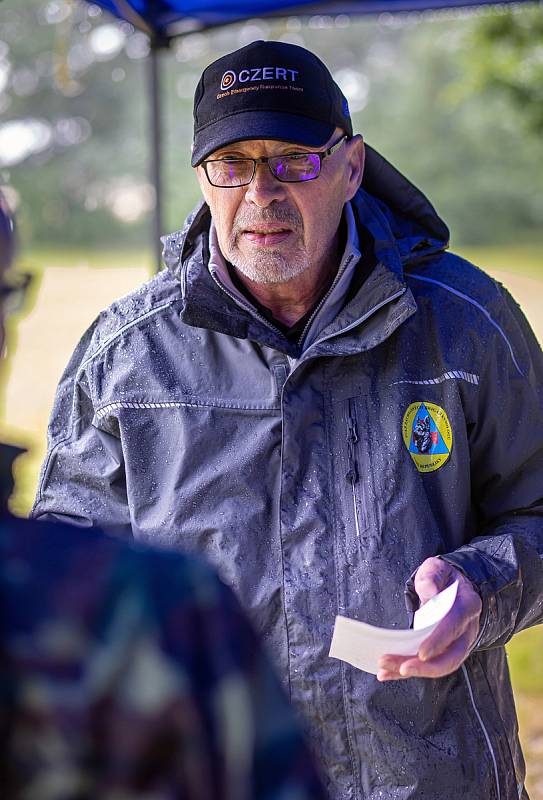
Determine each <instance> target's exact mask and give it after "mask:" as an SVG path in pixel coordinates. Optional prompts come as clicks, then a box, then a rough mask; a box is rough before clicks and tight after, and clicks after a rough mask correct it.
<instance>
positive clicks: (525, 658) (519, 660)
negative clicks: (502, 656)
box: [507, 625, 543, 698]
mask: <svg viewBox="0 0 543 800" xmlns="http://www.w3.org/2000/svg"><path fill="white" fill-rule="evenodd" d="M507 654H508V658H509V669H510V670H511V678H512V681H513V685H514V687H515V689H516V690H517V691H521V692H524V693H525V694H530V695H536V696H538V697H541V698H543V626H542V625H538V626H536V627H535V628H528V630H526V631H522V633H518V634H517V635H516V636H514V637H513V639H512V640H511V641H510V642H509V644H508V645H507Z"/></svg>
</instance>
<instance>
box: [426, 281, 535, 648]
mask: <svg viewBox="0 0 543 800" xmlns="http://www.w3.org/2000/svg"><path fill="white" fill-rule="evenodd" d="M501 291H502V297H503V304H502V308H501V311H500V312H498V313H497V314H496V317H497V318H496V319H495V322H496V333H495V343H494V346H493V347H492V348H489V350H488V351H487V353H486V372H485V374H484V375H481V382H480V387H479V389H480V391H479V397H478V401H477V407H476V408H475V409H474V410H472V411H471V412H468V414H469V417H468V416H467V418H466V422H467V426H468V436H469V442H470V450H471V484H472V501H473V503H474V505H475V507H476V510H477V512H478V519H479V529H480V535H479V536H477V537H476V538H474V539H472V540H471V541H470V542H469V543H468V544H466V545H465V546H463V547H460V548H459V549H458V550H455V551H454V552H452V553H448V554H446V555H444V556H442V558H444V559H445V560H446V561H448V562H449V563H451V564H452V565H453V566H455V567H456V568H457V569H459V570H460V571H461V572H462V573H464V575H466V577H468V578H469V579H470V580H471V581H472V582H473V584H474V585H475V587H476V588H477V590H478V591H479V593H480V595H481V599H482V601H483V609H482V614H481V626H480V631H479V637H478V640H477V642H476V645H475V647H476V649H485V648H489V647H493V646H498V645H503V644H505V643H506V642H507V641H508V640H509V639H510V638H511V637H512V636H513V634H514V633H516V632H517V631H520V630H523V629H524V628H527V627H529V626H530V625H535V624H536V623H538V622H541V621H542V620H543V410H542V409H543V402H542V401H543V354H542V352H541V348H540V346H539V344H538V343H537V341H536V339H535V336H534V334H533V332H532V330H531V329H530V327H529V325H528V323H527V321H526V319H525V317H524V316H523V314H522V312H521V310H520V308H519V307H518V305H517V304H516V303H515V301H514V300H513V299H512V298H511V297H510V295H509V294H508V293H507V292H506V291H505V290H503V289H502V290H501Z"/></svg>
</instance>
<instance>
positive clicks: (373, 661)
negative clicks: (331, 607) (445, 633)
mask: <svg viewBox="0 0 543 800" xmlns="http://www.w3.org/2000/svg"><path fill="white" fill-rule="evenodd" d="M457 591H458V581H455V582H454V583H452V584H451V585H450V586H447V588H446V589H444V590H443V591H442V592H439V594H436V595H435V596H434V597H432V598H431V600H428V602H427V603H425V604H424V605H423V606H422V607H421V608H419V610H418V611H416V612H415V617H414V620H413V628H409V629H407V630H405V629H404V630H398V629H397V628H378V627H375V626H374V625H368V624H367V623H365V622H358V621H357V620H355V619H349V618H348V617H341V616H338V617H336V624H335V625H334V634H333V636H332V644H331V646H330V654H329V655H330V657H331V658H339V659H341V660H342V661H346V662H347V663H348V664H352V665H353V667H358V669H362V670H364V671H365V672H371V673H373V674H374V675H377V671H378V662H379V659H380V657H381V656H384V655H387V654H388V655H399V656H416V655H417V652H418V649H419V647H420V645H421V644H422V642H423V641H424V639H426V638H427V637H428V636H429V635H430V634H431V633H432V631H433V630H434V629H435V628H436V627H437V626H438V624H439V623H440V622H441V620H442V619H443V618H444V617H445V616H446V614H448V613H449V611H450V610H451V608H452V607H453V603H454V601H455V599H456V592H457Z"/></svg>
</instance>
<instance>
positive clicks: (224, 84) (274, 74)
mask: <svg viewBox="0 0 543 800" xmlns="http://www.w3.org/2000/svg"><path fill="white" fill-rule="evenodd" d="M299 74H300V73H299V70H297V69H288V68H287V67H252V68H251V69H240V71H239V72H238V73H237V74H236V73H235V72H234V70H232V69H227V70H226V72H225V73H224V74H223V76H222V78H221V91H223V92H224V91H226V90H227V89H230V88H231V87H232V86H233V85H234V84H235V83H236V81H239V83H249V82H251V83H252V82H255V81H287V82H288V83H295V82H296V80H297V77H298V75H299Z"/></svg>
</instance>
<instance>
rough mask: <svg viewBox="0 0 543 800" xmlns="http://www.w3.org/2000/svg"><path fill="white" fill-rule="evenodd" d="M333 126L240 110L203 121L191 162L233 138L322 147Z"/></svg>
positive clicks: (195, 140) (199, 160)
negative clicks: (217, 118)
mask: <svg viewBox="0 0 543 800" xmlns="http://www.w3.org/2000/svg"><path fill="white" fill-rule="evenodd" d="M334 130H335V125H334V123H332V122H322V121H320V120H315V119H309V118H308V117H298V116H296V115H295V114H286V113H281V112H279V111H243V112H241V113H239V114H233V115H232V116H229V117H223V118H221V119H220V120H217V122H213V123H211V124H210V125H207V126H206V127H205V128H203V129H202V130H200V131H198V132H197V133H196V136H195V138H194V146H193V151H192V157H191V162H190V163H191V164H192V166H193V167H197V166H198V164H200V163H201V162H202V161H203V160H204V159H205V158H207V157H208V156H210V155H211V153H213V152H214V151H215V150H218V149H219V148H220V147H225V145H227V144H232V143H233V142H241V141H246V140H254V139H274V140H276V141H281V142H293V143H295V144H303V145H305V146H306V147H322V145H324V144H326V142H327V141H328V140H329V139H330V137H331V136H332V134H333V132H334Z"/></svg>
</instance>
